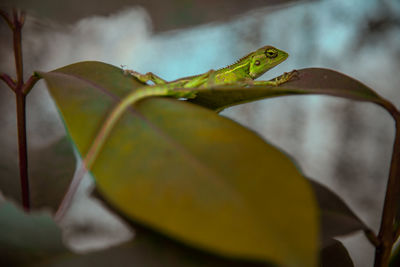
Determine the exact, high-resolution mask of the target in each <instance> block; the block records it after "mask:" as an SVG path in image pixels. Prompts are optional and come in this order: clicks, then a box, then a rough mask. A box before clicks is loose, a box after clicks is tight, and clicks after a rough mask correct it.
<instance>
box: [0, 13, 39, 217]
mask: <svg viewBox="0 0 400 267" xmlns="http://www.w3.org/2000/svg"><path fill="white" fill-rule="evenodd" d="M0 16H1V17H3V19H4V20H5V21H6V22H7V24H8V26H9V27H10V29H11V30H12V32H13V48H14V58H15V69H16V74H17V78H16V81H13V79H11V78H10V76H8V75H7V74H1V75H0V78H1V80H3V81H4V82H5V83H6V84H7V85H8V86H9V87H10V88H11V89H12V90H13V91H14V93H15V96H16V106H17V127H18V157H19V174H20V182H21V193H22V206H23V207H24V209H25V210H26V211H29V210H30V197H29V179H28V153H27V141H26V95H27V94H28V92H29V91H30V90H31V88H32V87H33V85H34V84H35V83H36V82H37V81H38V80H39V79H38V77H36V76H31V77H30V79H29V80H28V82H27V83H26V84H24V77H23V73H24V69H23V61H22V42H21V39H22V38H21V30H22V26H23V24H24V21H25V14H24V13H23V12H18V11H17V10H16V9H15V8H14V9H13V11H12V18H11V17H10V16H9V15H8V14H7V13H6V12H5V11H3V10H0Z"/></svg>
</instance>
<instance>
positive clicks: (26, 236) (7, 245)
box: [0, 202, 67, 266]
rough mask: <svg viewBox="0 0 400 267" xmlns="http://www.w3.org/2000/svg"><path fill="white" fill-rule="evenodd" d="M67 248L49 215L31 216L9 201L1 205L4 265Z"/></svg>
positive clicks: (0, 238) (0, 243)
mask: <svg viewBox="0 0 400 267" xmlns="http://www.w3.org/2000/svg"><path fill="white" fill-rule="evenodd" d="M66 251H67V249H66V248H65V247H64V245H63V244H62V240H61V232H60V230H59V229H58V227H57V225H56V224H55V223H54V221H53V220H52V219H51V217H50V216H49V214H46V213H33V214H30V215H28V214H26V213H24V212H23V211H22V210H20V209H18V208H16V207H15V206H14V205H13V204H11V203H9V202H5V203H2V204H0V255H1V257H0V265H1V266H16V265H18V264H28V263H32V262H35V261H40V260H43V259H46V258H48V257H50V256H52V255H54V254H59V253H65V252H66Z"/></svg>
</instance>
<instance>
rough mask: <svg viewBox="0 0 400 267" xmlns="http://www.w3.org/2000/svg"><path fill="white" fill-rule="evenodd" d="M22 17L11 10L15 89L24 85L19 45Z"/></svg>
mask: <svg viewBox="0 0 400 267" xmlns="http://www.w3.org/2000/svg"><path fill="white" fill-rule="evenodd" d="M23 17H24V15H23V14H21V15H20V16H18V12H17V10H16V9H13V24H14V27H13V44H14V57H15V69H16V73H17V88H22V85H23V84H24V77H23V72H24V69H23V64H22V45H21V29H22V25H23V21H24V18H23Z"/></svg>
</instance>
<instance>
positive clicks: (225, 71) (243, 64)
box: [215, 61, 251, 84]
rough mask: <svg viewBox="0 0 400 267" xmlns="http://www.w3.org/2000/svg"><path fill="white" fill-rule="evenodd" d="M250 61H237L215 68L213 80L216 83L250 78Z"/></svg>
mask: <svg viewBox="0 0 400 267" xmlns="http://www.w3.org/2000/svg"><path fill="white" fill-rule="evenodd" d="M249 69H250V62H249V61H238V62H237V63H234V64H232V65H229V66H226V67H224V68H222V69H219V70H217V75H216V76H215V82H216V83H217V84H219V83H221V84H225V83H233V82H237V81H241V80H246V79H248V78H251V77H250V75H249Z"/></svg>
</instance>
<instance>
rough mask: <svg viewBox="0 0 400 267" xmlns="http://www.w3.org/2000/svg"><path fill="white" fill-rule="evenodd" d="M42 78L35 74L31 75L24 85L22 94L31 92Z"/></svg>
mask: <svg viewBox="0 0 400 267" xmlns="http://www.w3.org/2000/svg"><path fill="white" fill-rule="evenodd" d="M39 80H40V77H38V76H36V75H35V74H34V75H32V76H31V77H29V79H28V81H27V82H26V83H25V84H24V85H23V86H22V90H21V91H22V94H24V95H25V96H26V95H27V94H29V92H30V91H31V89H32V87H33V86H34V85H35V84H36V83H37V81H39Z"/></svg>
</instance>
